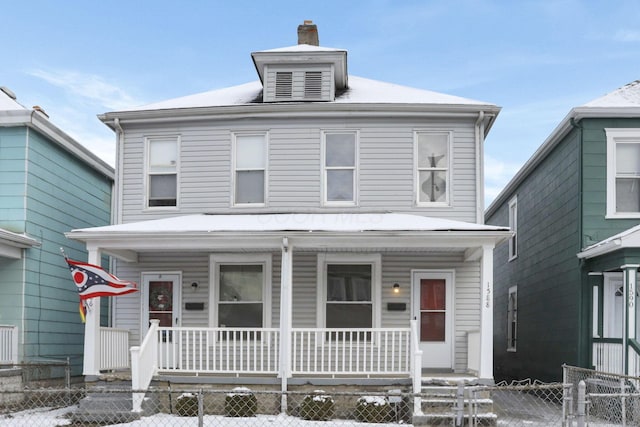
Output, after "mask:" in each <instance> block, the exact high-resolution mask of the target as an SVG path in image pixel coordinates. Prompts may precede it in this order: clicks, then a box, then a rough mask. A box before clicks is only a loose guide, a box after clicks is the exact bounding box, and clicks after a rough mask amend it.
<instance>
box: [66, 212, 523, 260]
mask: <svg viewBox="0 0 640 427" xmlns="http://www.w3.org/2000/svg"><path fill="white" fill-rule="evenodd" d="M510 235H511V232H510V231H509V229H508V228H505V227H495V226H488V225H483V224H472V223H466V222H461V221H451V220H445V219H440V218H430V217H425V216H420V215H411V214H392V213H376V214H315V213H313V214H306V213H304V214H247V215H208V214H200V215H188V216H180V217H172V218H164V219H158V220H151V221H143V222H136V223H128V224H118V225H111V226H105V227H95V228H85V229H79V230H73V231H71V232H69V233H66V236H67V237H69V238H71V239H75V240H79V241H83V242H85V243H86V245H87V248H88V249H90V250H91V249H97V250H102V251H104V252H106V253H110V254H112V255H114V256H117V257H120V258H122V259H125V260H135V258H136V257H137V253H138V252H158V251H171V250H180V251H221V250H225V251H250V252H256V251H265V250H266V251H273V250H280V249H282V247H283V245H285V244H286V245H288V246H289V247H292V248H294V249H295V250H309V251H329V250H331V251H333V250H337V251H344V250H349V251H416V250H421V251H436V252H451V251H454V252H458V251H459V252H464V253H465V256H466V257H467V258H470V257H474V256H475V255H474V253H477V249H478V248H481V247H482V246H487V245H489V246H494V245H495V244H497V243H499V242H500V241H502V240H504V239H506V238H508V237H509V236H510Z"/></svg>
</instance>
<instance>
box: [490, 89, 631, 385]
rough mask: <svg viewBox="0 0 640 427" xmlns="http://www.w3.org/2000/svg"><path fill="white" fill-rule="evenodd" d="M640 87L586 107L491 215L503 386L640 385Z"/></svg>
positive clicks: (497, 353) (498, 368)
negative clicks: (516, 382) (608, 376)
mask: <svg viewBox="0 0 640 427" xmlns="http://www.w3.org/2000/svg"><path fill="white" fill-rule="evenodd" d="M639 184H640V81H634V82H631V83H629V84H627V85H625V86H623V87H621V88H619V89H616V90H615V91H613V92H611V93H609V94H607V95H605V96H602V97H600V98H598V99H595V100H593V101H591V102H588V103H586V104H584V105H581V106H578V107H575V108H573V109H571V111H569V113H568V114H567V116H566V117H565V118H564V119H563V120H562V121H561V122H560V124H558V126H557V127H556V129H554V131H553V132H552V133H551V135H550V136H549V137H548V138H547V139H546V140H545V141H544V143H543V144H542V145H541V146H540V148H539V149H538V150H537V151H536V152H535V153H534V155H533V157H531V159H529V160H528V161H527V163H526V164H525V165H524V166H523V167H522V169H521V170H520V171H519V172H518V173H517V174H516V176H515V177H514V178H513V179H512V180H511V181H510V182H509V184H507V186H506V187H505V189H504V190H503V191H502V193H501V194H500V195H499V196H498V197H497V198H496V200H495V201H494V202H493V203H492V204H491V206H490V207H489V208H488V209H487V212H486V222H487V223H488V224H494V225H503V226H507V225H508V226H510V227H511V228H512V229H513V230H514V232H515V234H514V236H513V237H512V238H511V239H510V240H509V243H504V244H502V245H500V246H498V247H497V248H496V250H495V252H494V280H495V292H494V310H495V311H494V316H495V336H494V357H495V375H496V379H524V378H536V379H539V380H542V381H558V380H561V379H562V364H564V363H566V364H569V365H576V366H580V367H584V368H592V367H593V368H596V369H598V370H601V371H606V372H612V373H618V374H628V375H632V376H636V377H637V376H640V308H639V307H640V305H638V304H637V303H636V301H637V295H638V291H637V276H638V274H637V271H638V267H639V266H640V226H638V224H639V223H640V185H639Z"/></svg>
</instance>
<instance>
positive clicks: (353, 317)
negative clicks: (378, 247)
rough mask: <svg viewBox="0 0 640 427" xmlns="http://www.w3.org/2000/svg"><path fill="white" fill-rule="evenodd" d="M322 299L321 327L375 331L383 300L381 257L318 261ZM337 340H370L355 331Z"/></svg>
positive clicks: (334, 257)
mask: <svg viewBox="0 0 640 427" xmlns="http://www.w3.org/2000/svg"><path fill="white" fill-rule="evenodd" d="M318 275H319V279H318V280H319V281H320V287H319V289H321V293H322V294H321V298H319V299H318V301H319V306H318V316H319V319H320V322H319V323H320V324H322V323H324V326H325V327H326V328H333V329H363V328H373V327H375V326H377V325H376V322H377V319H378V316H376V312H377V311H378V305H379V304H378V301H379V299H380V296H379V292H380V257H379V256H377V255H372V256H364V255H363V256H355V255H353V256H349V255H344V254H343V255H335V254H322V255H319V257H318ZM332 336H333V337H334V338H337V339H356V337H359V338H364V337H368V336H369V335H368V334H362V333H358V334H356V333H355V332H354V333H352V332H351V331H345V332H340V333H337V334H334V335H332Z"/></svg>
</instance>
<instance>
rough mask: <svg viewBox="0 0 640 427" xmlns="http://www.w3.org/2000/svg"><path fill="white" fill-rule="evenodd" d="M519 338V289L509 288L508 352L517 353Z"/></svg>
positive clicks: (515, 287)
mask: <svg viewBox="0 0 640 427" xmlns="http://www.w3.org/2000/svg"><path fill="white" fill-rule="evenodd" d="M517 337H518V287H517V286H512V287H511V288H509V305H508V308H507V351H516V343H517Z"/></svg>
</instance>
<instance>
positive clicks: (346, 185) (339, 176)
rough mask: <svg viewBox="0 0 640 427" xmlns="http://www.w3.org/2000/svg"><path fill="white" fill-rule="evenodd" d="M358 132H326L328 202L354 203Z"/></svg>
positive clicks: (326, 191) (325, 179) (325, 171)
mask: <svg viewBox="0 0 640 427" xmlns="http://www.w3.org/2000/svg"><path fill="white" fill-rule="evenodd" d="M356 169H357V134H356V132H327V133H325V134H324V190H325V191H324V199H325V203H327V204H351V205H352V204H354V203H355V202H356V180H357V173H356Z"/></svg>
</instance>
